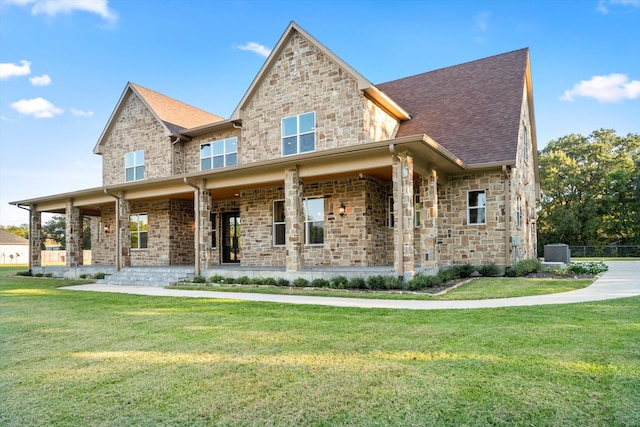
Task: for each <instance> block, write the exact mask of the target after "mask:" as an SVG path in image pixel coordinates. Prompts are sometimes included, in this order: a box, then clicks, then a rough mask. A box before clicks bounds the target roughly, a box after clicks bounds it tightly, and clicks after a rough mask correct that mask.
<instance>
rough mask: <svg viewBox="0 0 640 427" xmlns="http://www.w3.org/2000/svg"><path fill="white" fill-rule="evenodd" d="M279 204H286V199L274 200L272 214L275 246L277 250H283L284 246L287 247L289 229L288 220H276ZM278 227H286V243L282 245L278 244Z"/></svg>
mask: <svg viewBox="0 0 640 427" xmlns="http://www.w3.org/2000/svg"><path fill="white" fill-rule="evenodd" d="M279 202H284V199H278V200H274V201H273V212H272V213H271V219H272V220H273V246H275V247H277V248H281V247H283V246H287V229H286V227H287V225H286V223H287V221H286V218H285V219H283V220H282V221H276V218H275V215H276V203H279ZM276 225H284V226H285V234H284V243H282V244H280V243H276ZM305 226H306V225H305Z"/></svg>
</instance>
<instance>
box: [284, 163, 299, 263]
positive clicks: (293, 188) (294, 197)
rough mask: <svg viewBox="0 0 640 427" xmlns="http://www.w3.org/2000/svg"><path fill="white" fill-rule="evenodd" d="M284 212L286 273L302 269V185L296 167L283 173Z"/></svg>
mask: <svg viewBox="0 0 640 427" xmlns="http://www.w3.org/2000/svg"><path fill="white" fill-rule="evenodd" d="M284 196H285V201H284V210H285V228H286V248H287V255H286V259H285V264H286V269H287V271H298V270H302V268H303V267H304V258H303V253H302V250H303V244H304V218H303V209H302V200H303V183H302V180H301V179H300V175H299V173H298V167H297V166H296V167H293V168H290V169H287V170H285V172H284Z"/></svg>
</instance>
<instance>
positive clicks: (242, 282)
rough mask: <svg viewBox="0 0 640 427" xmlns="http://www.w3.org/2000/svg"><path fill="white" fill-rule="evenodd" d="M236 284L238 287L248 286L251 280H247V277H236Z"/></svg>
mask: <svg viewBox="0 0 640 427" xmlns="http://www.w3.org/2000/svg"><path fill="white" fill-rule="evenodd" d="M236 283H237V284H239V285H248V284H249V283H251V279H249V278H248V277H247V276H242V277H238V278H237V279H236Z"/></svg>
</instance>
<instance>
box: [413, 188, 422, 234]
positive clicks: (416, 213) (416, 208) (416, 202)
mask: <svg viewBox="0 0 640 427" xmlns="http://www.w3.org/2000/svg"><path fill="white" fill-rule="evenodd" d="M421 207H422V203H420V195H419V194H414V195H413V228H420V211H421V210H422V209H421Z"/></svg>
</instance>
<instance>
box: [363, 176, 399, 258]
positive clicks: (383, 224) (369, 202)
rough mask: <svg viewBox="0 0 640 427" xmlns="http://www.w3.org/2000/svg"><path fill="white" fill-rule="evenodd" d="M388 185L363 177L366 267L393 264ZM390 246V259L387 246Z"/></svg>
mask: <svg viewBox="0 0 640 427" xmlns="http://www.w3.org/2000/svg"><path fill="white" fill-rule="evenodd" d="M389 186H390V184H389V183H384V182H381V181H378V180H377V179H375V178H370V177H364V187H365V188H364V191H365V200H366V207H365V208H366V216H365V227H366V229H365V233H366V244H365V247H366V250H367V265H392V264H393V233H390V232H389V230H390V229H389V226H388V224H387V221H388V214H389V212H388V204H389ZM389 244H391V251H392V252H391V258H390V257H389V253H388V249H389V248H388V246H389Z"/></svg>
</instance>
